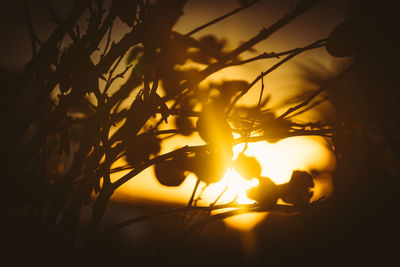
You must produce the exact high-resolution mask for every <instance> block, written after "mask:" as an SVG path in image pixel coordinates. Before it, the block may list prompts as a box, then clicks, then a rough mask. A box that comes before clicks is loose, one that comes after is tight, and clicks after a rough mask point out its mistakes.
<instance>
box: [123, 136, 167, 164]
mask: <svg viewBox="0 0 400 267" xmlns="http://www.w3.org/2000/svg"><path fill="white" fill-rule="evenodd" d="M126 142H127V149H126V160H127V161H128V162H129V163H130V164H132V165H136V164H138V163H141V162H144V161H146V160H148V159H149V158H150V155H155V154H157V153H158V152H160V149H161V146H160V140H159V139H158V138H157V137H155V136H143V137H134V138H129V139H127V141H126Z"/></svg>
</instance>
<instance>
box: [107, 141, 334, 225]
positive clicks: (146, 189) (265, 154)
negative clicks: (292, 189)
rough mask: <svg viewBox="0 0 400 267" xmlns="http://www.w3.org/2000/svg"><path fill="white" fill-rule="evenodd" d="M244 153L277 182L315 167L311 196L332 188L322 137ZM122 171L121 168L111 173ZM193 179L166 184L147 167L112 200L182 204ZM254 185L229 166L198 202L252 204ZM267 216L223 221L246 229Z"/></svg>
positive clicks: (251, 148) (331, 160) (329, 160)
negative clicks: (316, 174)
mask: <svg viewBox="0 0 400 267" xmlns="http://www.w3.org/2000/svg"><path fill="white" fill-rule="evenodd" d="M243 148H244V144H239V145H236V146H234V148H233V151H234V157H233V159H235V158H236V157H237V156H238V155H239V153H240V152H241V151H242V150H243ZM245 154H246V155H247V156H252V157H255V158H256V159H257V160H258V161H259V163H260V164H261V167H262V172H261V175H262V176H264V177H269V178H271V179H272V180H273V181H274V182H275V183H276V184H282V183H286V182H288V181H289V179H290V177H291V174H292V171H293V170H296V169H300V170H306V171H307V170H308V171H310V170H317V171H321V172H323V173H324V175H323V176H321V177H322V178H321V179H320V180H316V181H315V188H314V197H313V199H315V198H319V197H321V196H323V195H325V196H329V194H330V193H331V192H332V189H333V186H332V183H331V180H330V175H329V172H331V171H332V170H333V169H334V167H335V159H334V156H333V154H332V152H331V151H330V150H329V149H328V148H327V146H325V145H324V139H322V138H314V137H292V138H287V139H284V140H281V141H279V142H276V143H268V142H265V141H262V142H257V143H248V147H247V149H246V151H245ZM122 174H124V172H122V173H117V174H114V175H113V176H114V177H116V176H117V175H118V176H120V175H122ZM195 183H196V176H195V175H194V174H190V175H189V176H188V177H187V178H186V180H185V181H184V183H183V184H182V185H181V186H179V187H165V186H162V185H161V184H159V183H158V182H157V180H156V178H155V177H154V174H153V170H152V168H148V169H146V170H145V171H143V172H142V173H141V174H139V175H138V176H137V177H135V179H132V180H131V181H129V182H128V183H126V184H125V185H124V186H122V187H121V188H119V189H118V190H117V192H116V194H115V196H114V200H118V199H119V200H125V201H129V200H130V201H132V200H134V201H138V200H140V201H156V202H169V203H180V204H185V203H187V201H188V199H189V197H190V194H191V192H192V190H193V188H194V185H195ZM257 185H258V180H257V179H253V180H246V179H244V178H242V177H241V176H240V175H239V173H237V172H236V171H235V170H234V169H228V170H227V172H226V173H225V175H224V177H223V179H222V180H221V181H219V182H218V183H214V184H210V185H209V186H207V187H206V188H205V184H203V183H202V184H201V185H200V189H199V190H198V193H199V192H201V197H200V199H199V200H198V202H197V203H198V205H209V204H210V203H213V202H215V201H217V203H219V204H222V203H228V202H232V201H235V202H236V203H239V204H251V203H254V201H253V200H251V199H249V198H248V197H247V195H246V191H247V190H248V189H249V188H251V187H254V186H257ZM202 189H203V190H202ZM266 216H267V213H266V212H263V213H255V212H254V213H248V214H240V215H236V216H233V217H231V218H229V219H225V220H224V222H225V223H226V224H227V225H228V226H229V227H231V228H234V229H238V230H240V231H249V230H251V229H252V228H253V227H254V226H255V225H257V224H258V223H259V222H260V221H262V220H263V219H264V218H265V217H266Z"/></svg>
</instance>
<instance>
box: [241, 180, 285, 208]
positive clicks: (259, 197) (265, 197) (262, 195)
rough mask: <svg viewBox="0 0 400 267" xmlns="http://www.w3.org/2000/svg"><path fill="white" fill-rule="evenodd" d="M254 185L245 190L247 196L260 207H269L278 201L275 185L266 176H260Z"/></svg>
mask: <svg viewBox="0 0 400 267" xmlns="http://www.w3.org/2000/svg"><path fill="white" fill-rule="evenodd" d="M258 180H259V183H258V185H257V186H256V187H252V188H250V189H248V190H247V192H246V193H247V197H248V198H250V199H253V200H255V201H257V202H258V204H259V205H260V207H262V208H266V209H269V208H271V207H272V206H273V205H274V204H276V202H277V201H278V197H279V191H278V187H277V185H276V184H275V183H274V182H273V181H272V180H271V179H270V178H268V177H260V178H259V179H258Z"/></svg>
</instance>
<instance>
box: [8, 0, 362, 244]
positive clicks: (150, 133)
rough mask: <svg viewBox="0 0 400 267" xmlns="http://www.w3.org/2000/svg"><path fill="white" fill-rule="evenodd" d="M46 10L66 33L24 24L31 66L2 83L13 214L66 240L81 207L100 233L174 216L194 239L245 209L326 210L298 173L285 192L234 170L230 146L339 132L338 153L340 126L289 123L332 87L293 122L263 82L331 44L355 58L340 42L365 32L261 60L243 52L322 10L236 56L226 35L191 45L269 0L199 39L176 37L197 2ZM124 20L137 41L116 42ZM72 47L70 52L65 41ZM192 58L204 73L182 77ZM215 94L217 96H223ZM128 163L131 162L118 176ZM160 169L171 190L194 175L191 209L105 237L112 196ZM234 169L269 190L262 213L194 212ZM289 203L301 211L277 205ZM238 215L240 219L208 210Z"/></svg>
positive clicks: (251, 171)
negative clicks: (251, 74)
mask: <svg viewBox="0 0 400 267" xmlns="http://www.w3.org/2000/svg"><path fill="white" fill-rule="evenodd" d="M38 2H39V3H40V5H42V6H43V7H44V8H45V9H46V10H47V11H48V13H49V14H50V15H51V17H52V19H53V20H54V21H55V22H56V23H57V27H56V28H55V29H54V30H53V32H52V33H51V34H50V36H49V38H48V39H47V40H45V41H40V40H39V38H38V37H37V36H36V34H35V32H34V29H33V27H32V24H31V22H30V21H29V19H28V18H29V17H26V18H24V21H25V22H26V24H27V26H28V29H29V34H30V38H31V42H32V51H33V56H32V59H31V60H30V61H29V62H28V63H27V64H26V66H25V68H24V69H23V71H22V72H20V73H19V74H18V75H14V76H13V77H10V78H9V79H8V80H7V79H4V82H3V80H2V85H1V86H2V93H3V94H5V95H7V97H6V98H3V100H2V105H1V107H2V114H4V117H3V125H7V127H5V128H4V129H3V131H2V137H1V141H2V149H3V151H4V152H3V154H5V155H7V158H6V159H5V160H4V161H3V162H2V170H3V173H4V177H7V178H6V181H4V182H5V186H4V188H6V189H7V190H6V191H7V192H6V197H8V198H12V199H17V200H16V201H15V202H14V203H12V204H13V207H12V208H11V209H10V210H11V212H10V216H11V217H18V216H20V215H21V214H24V216H25V214H29V216H33V217H34V218H35V220H36V221H37V222H41V223H44V224H45V225H47V226H50V227H51V228H54V229H57V231H58V232H59V233H62V234H63V235H64V238H66V239H68V238H71V239H72V240H74V239H75V238H76V237H77V235H79V233H80V229H81V225H82V221H81V218H80V214H81V212H82V209H84V207H86V206H88V205H89V206H90V205H92V203H93V212H92V221H93V224H92V225H91V226H90V227H91V231H94V232H96V233H97V234H103V233H104V232H107V233H109V232H111V231H113V230H116V229H119V228H121V227H124V226H127V225H131V224H133V223H137V222H140V221H143V220H147V219H150V218H153V217H155V216H160V215H163V214H166V213H174V214H177V215H179V216H182V218H183V219H182V225H181V228H182V232H183V233H185V234H186V235H189V234H191V233H196V232H198V230H199V229H200V228H202V227H204V225H205V224H207V223H208V222H209V221H211V220H215V219H222V218H225V217H228V216H231V215H234V214H237V213H241V212H248V211H266V210H273V209H276V210H287V211H289V212H293V211H304V210H306V209H308V208H312V207H314V206H315V205H316V204H318V203H319V201H317V202H315V203H310V199H311V197H312V191H310V189H311V188H313V186H314V182H313V177H312V175H311V174H309V173H306V172H303V171H294V172H293V175H292V178H291V180H290V182H288V183H287V184H283V185H276V184H274V182H272V180H270V179H269V178H267V177H261V167H260V164H259V163H258V162H257V160H256V159H255V158H251V157H247V156H245V155H244V154H240V155H239V157H238V158H237V159H236V160H235V161H233V162H232V156H233V151H232V147H233V145H236V144H239V143H245V144H247V143H249V142H256V141H261V140H266V141H269V142H276V141H278V140H280V139H283V138H287V137H292V136H303V135H318V136H324V137H332V135H334V136H335V137H334V138H339V139H338V145H339V146H340V140H342V139H340V138H342V137H343V136H344V135H346V132H345V128H343V127H340V125H339V123H340V122H338V124H336V122H334V123H332V122H329V123H328V122H326V123H312V122H310V123H304V124H300V123H295V122H293V121H292V120H291V119H292V118H293V117H294V116H295V115H296V114H299V113H300V112H301V111H304V110H307V109H309V108H313V107H314V105H313V104H315V103H316V99H317V97H319V95H320V94H321V93H322V92H323V90H324V89H325V88H324V87H323V86H321V87H320V89H317V90H315V91H314V92H311V93H310V94H304V95H301V96H299V98H298V99H297V101H296V103H295V104H294V105H293V106H292V107H290V108H289V109H287V111H286V112H283V113H282V114H276V113H275V112H274V111H273V110H271V109H270V108H267V106H268V99H269V98H268V97H263V89H264V84H263V79H264V77H266V76H267V75H268V74H270V73H271V72H273V71H274V70H275V69H277V68H278V67H280V66H281V65H282V64H284V63H286V62H288V61H289V60H291V59H292V58H294V57H295V56H297V55H299V54H301V53H303V52H306V51H308V50H311V49H317V48H321V47H325V46H326V48H327V51H328V52H329V53H331V54H332V55H333V56H336V57H343V56H349V55H351V53H353V52H354V47H352V46H351V45H352V44H353V43H354V40H352V41H353V43H350V45H347V46H346V45H344V43H346V41H343V40H342V39H346V40H347V39H349V38H350V39H352V35H351V34H349V32H347V31H351V30H352V29H350V30H349V28H351V27H354V25H353V24H351V23H344V24H341V25H339V26H338V28H336V29H335V30H334V32H333V33H332V34H331V35H330V36H329V38H327V39H326V38H324V39H321V40H317V41H315V42H313V43H311V44H308V45H306V46H304V47H300V48H294V49H291V50H288V51H282V52H268V53H267V52H265V53H261V54H259V55H257V56H254V57H252V58H244V57H243V56H242V54H243V52H245V51H249V50H251V49H252V48H253V46H254V45H256V44H257V43H259V42H261V41H262V40H265V39H267V38H268V37H269V36H270V35H271V34H273V33H275V32H276V31H279V29H280V28H282V27H283V26H284V25H286V24H288V23H290V22H291V21H293V20H294V19H295V18H296V17H298V16H300V15H301V14H303V13H304V12H306V11H307V10H308V9H310V8H312V7H313V6H315V5H316V4H318V3H319V2H321V1H318V0H304V1H299V3H298V4H297V5H296V6H295V7H293V8H292V9H291V10H289V11H288V12H287V13H286V14H285V15H284V16H283V17H282V18H280V19H279V20H277V21H276V22H275V23H273V24H272V25H271V26H269V27H268V28H263V29H261V31H260V32H259V33H258V34H256V35H255V36H253V37H252V38H250V39H249V40H247V41H245V42H243V43H242V44H240V45H239V46H237V47H236V48H235V49H232V50H229V49H227V48H226V44H227V40H225V39H220V38H219V37H216V36H213V35H203V36H201V37H199V38H195V37H193V36H192V35H193V34H194V33H197V32H199V31H201V30H202V29H204V28H206V27H209V26H211V25H212V24H214V23H217V22H218V21H220V20H222V19H225V18H226V17H229V16H231V15H233V14H236V13H237V12H240V11H241V10H243V9H245V8H247V7H249V6H251V5H254V4H256V3H257V2H258V1H257V0H254V1H241V2H242V3H243V4H242V6H240V7H239V8H237V9H235V10H233V11H232V12H229V13H228V14H226V15H224V16H222V17H220V18H217V19H215V20H213V21H211V22H210V23H207V24H205V25H202V26H199V27H198V28H196V29H194V30H193V31H191V32H189V33H187V34H182V33H178V32H176V31H174V30H173V26H174V24H175V23H176V21H177V20H178V18H179V17H180V16H181V15H182V10H183V7H184V5H185V2H186V1H185V0H171V1H155V2H152V1H143V0H136V1H135V0H134V1H124V0H113V1H111V2H110V5H106V4H104V3H103V1H101V0H82V1H75V2H74V4H73V6H72V8H71V10H70V11H69V12H68V14H67V16H65V17H59V16H58V15H57V13H56V12H55V10H54V9H53V7H52V6H51V5H50V4H49V2H47V1H38ZM85 14H88V19H87V25H86V26H87V27H86V31H85V32H81V30H80V29H79V26H78V25H79V23H78V20H79V19H80V18H81V17H82V16H84V15H85ZM117 19H119V20H121V21H122V22H123V23H124V24H126V26H127V27H128V31H127V32H126V33H125V35H124V36H123V37H122V38H121V39H120V40H118V41H114V40H112V38H111V37H112V30H113V25H114V24H115V20H117ZM67 38H68V39H70V40H71V43H67V42H65V39H67ZM346 44H348V43H346ZM276 58H278V59H279V61H278V62H277V63H276V64H275V65H273V66H272V67H270V68H269V69H267V70H265V71H263V72H262V73H260V75H259V76H257V77H255V78H254V80H253V81H252V82H250V83H248V82H246V81H242V80H229V81H224V82H222V83H211V84H209V87H208V88H205V87H204V86H200V85H199V84H200V82H202V81H203V80H205V79H206V78H207V77H209V76H210V75H212V74H214V73H216V72H218V71H220V70H223V69H225V68H228V67H231V66H239V65H244V64H247V63H250V62H253V61H257V60H268V59H276ZM188 62H195V63H200V64H201V65H202V66H204V67H203V68H202V69H197V68H183V67H184V66H185V65H186V64H187V63H188ZM124 63H126V64H125V65H124ZM257 84H260V86H261V93H260V99H259V102H258V105H256V106H253V107H247V106H246V107H244V106H239V105H237V102H238V101H239V100H240V99H241V98H242V97H243V96H244V95H245V94H246V93H247V92H249V90H251V89H252V88H254V87H255V86H257ZM212 90H213V91H216V92H218V93H217V94H212V93H211V91H212ZM132 95H134V97H133V98H132V97H131V96H132ZM21 96H26V101H20V98H21ZM317 102H318V101H317ZM127 103H128V104H127ZM199 110H200V111H199ZM164 126H167V127H166V128H165V127H164ZM161 127H163V128H162V129H160V128H161ZM192 134H198V135H199V136H200V137H201V139H202V140H204V144H203V145H198V146H189V145H186V144H182V147H181V148H178V149H176V150H173V151H170V152H168V153H164V154H161V153H160V152H161V147H162V145H163V140H164V139H166V138H168V137H169V136H171V135H182V136H191V135H192ZM234 134H235V135H234ZM336 134H337V135H336ZM363 145H364V143H363ZM363 145H362V146H363ZM340 149H346V148H345V147H343V148H342V147H340ZM346 155H347V154H346ZM343 157H344V156H343ZM121 158H122V159H124V160H125V162H126V165H125V166H119V167H116V168H113V167H112V166H113V164H114V163H115V162H116V161H117V160H119V159H121ZM366 160H368V159H366ZM150 167H151V168H154V174H155V176H156V178H157V179H158V181H159V182H160V183H161V184H162V185H165V186H172V187H174V186H179V185H180V184H182V183H183V181H184V180H185V178H186V177H187V175H188V174H189V173H194V174H195V175H196V177H197V183H196V187H195V188H194V191H193V194H192V197H191V198H190V199H188V204H187V205H186V206H185V207H177V208H172V209H170V210H166V211H162V212H159V213H154V214H150V215H147V216H143V217H136V218H133V219H131V220H128V221H125V222H121V224H118V225H113V226H110V227H108V228H107V229H105V230H104V227H103V226H102V224H101V222H102V221H101V220H102V217H103V215H104V212H105V210H106V209H107V205H108V203H109V202H110V198H111V197H112V195H113V193H114V192H115V191H116V190H117V189H118V188H119V187H121V186H122V185H123V184H125V183H126V182H127V181H129V180H130V179H132V178H134V177H135V176H136V175H138V174H139V173H141V172H142V171H143V170H145V169H147V168H150ZM231 167H232V168H235V169H236V170H237V171H238V172H239V173H240V174H241V175H242V176H243V177H244V178H246V179H251V178H257V179H259V186H258V187H255V188H251V189H250V190H249V191H248V192H247V193H248V197H249V198H251V199H254V200H255V201H256V202H255V204H246V205H244V204H238V203H236V202H235V201H234V200H233V202H231V203H227V204H223V205H216V204H215V203H214V204H212V203H210V204H211V205H210V206H198V205H196V202H195V199H194V197H195V193H196V190H197V189H198V185H199V183H200V182H201V181H202V182H204V183H205V184H207V185H209V184H212V183H215V182H218V181H219V180H220V179H221V178H222V176H223V175H224V174H225V172H226V171H227V169H228V168H231ZM121 170H129V172H128V173H127V174H125V175H123V176H122V177H120V178H119V179H117V180H116V181H112V180H111V178H110V175H111V174H112V173H115V172H118V171H121ZM278 198H282V199H283V200H284V201H285V202H287V203H290V204H292V205H291V206H283V205H279V204H277V200H278ZM226 208H232V209H233V210H230V211H228V212H222V213H217V214H211V213H210V212H211V211H212V210H223V209H226ZM192 213H193V214H202V215H207V216H205V217H203V219H201V220H200V222H199V221H195V220H193V221H194V222H193V223H192V222H191V220H190V218H192V217H190V216H188V215H189V214H192ZM27 216H28V215H27Z"/></svg>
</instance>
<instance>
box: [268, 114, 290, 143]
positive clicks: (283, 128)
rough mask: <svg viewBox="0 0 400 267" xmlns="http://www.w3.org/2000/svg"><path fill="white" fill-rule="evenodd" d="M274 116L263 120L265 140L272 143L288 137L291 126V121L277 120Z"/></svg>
mask: <svg viewBox="0 0 400 267" xmlns="http://www.w3.org/2000/svg"><path fill="white" fill-rule="evenodd" d="M272 118H273V117H272V116H271V117H269V118H268V119H267V120H266V121H264V122H263V130H264V137H265V140H267V141H268V142H270V143H275V142H278V141H279V140H281V139H283V138H285V137H287V135H288V133H289V130H290V127H291V122H290V121H289V120H284V119H282V120H281V119H279V120H276V119H272Z"/></svg>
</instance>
